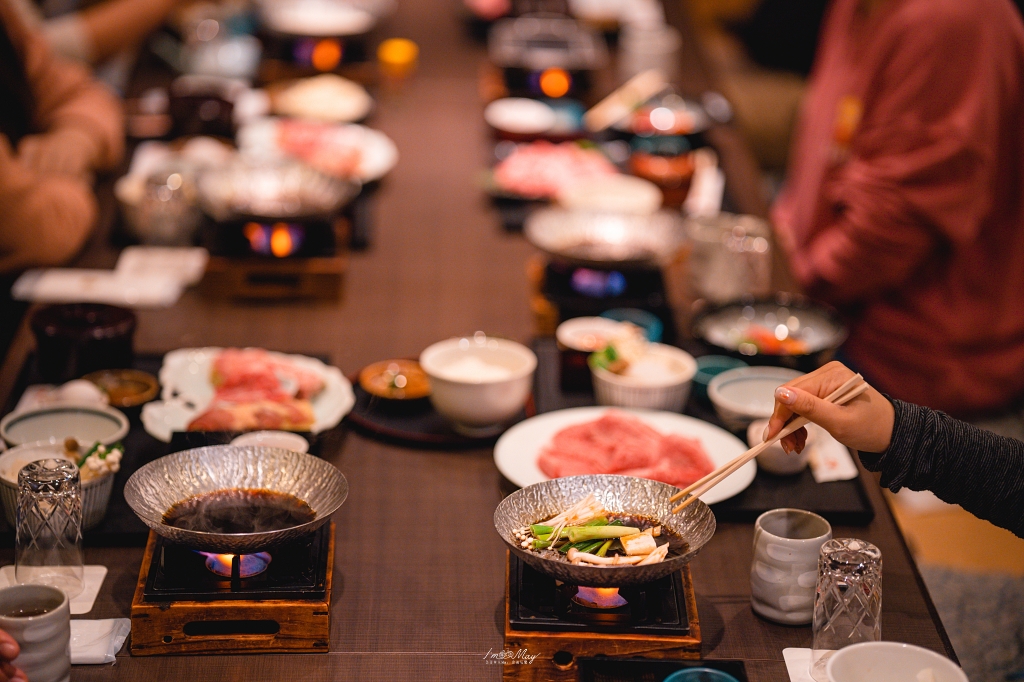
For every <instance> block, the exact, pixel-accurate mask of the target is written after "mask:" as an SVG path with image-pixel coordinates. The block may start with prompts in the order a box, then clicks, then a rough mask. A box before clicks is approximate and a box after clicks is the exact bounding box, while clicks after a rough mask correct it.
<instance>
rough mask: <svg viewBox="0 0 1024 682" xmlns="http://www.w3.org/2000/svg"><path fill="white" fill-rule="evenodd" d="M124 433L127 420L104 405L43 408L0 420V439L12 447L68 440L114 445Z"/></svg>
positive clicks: (68, 405) (16, 413)
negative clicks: (50, 440) (44, 441)
mask: <svg viewBox="0 0 1024 682" xmlns="http://www.w3.org/2000/svg"><path fill="white" fill-rule="evenodd" d="M127 433H128V417H126V416H124V414H123V413H122V412H120V411H118V410H115V409H114V408H112V407H109V406H107V405H85V404H83V405H79V404H70V403H60V404H54V405H45V406H43V407H38V408H36V409H32V410H23V411H20V412H12V413H10V414H9V415H7V416H6V417H4V418H3V419H2V420H0V437H2V438H3V439H4V440H5V441H7V443H8V444H9V445H12V446H13V445H23V444H25V443H34V442H36V441H41V440H49V439H51V438H54V439H57V440H60V441H62V440H63V439H65V438H69V437H70V438H74V439H75V440H77V441H78V442H79V443H88V444H90V445H91V444H93V443H97V442H99V443H103V444H104V445H113V444H114V443H116V442H117V441H119V440H121V439H122V438H124V437H125V435H126V434H127Z"/></svg>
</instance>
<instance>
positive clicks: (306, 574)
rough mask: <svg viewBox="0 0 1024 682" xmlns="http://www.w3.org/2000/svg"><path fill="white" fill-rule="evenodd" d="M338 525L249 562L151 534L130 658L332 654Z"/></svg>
mask: <svg viewBox="0 0 1024 682" xmlns="http://www.w3.org/2000/svg"><path fill="white" fill-rule="evenodd" d="M333 570H334V523H333V522H332V523H330V524H325V525H323V526H321V527H320V528H319V529H318V530H317V531H316V532H314V533H312V534H310V535H308V536H306V537H304V538H301V539H300V540H298V541H295V542H292V543H288V544H285V545H280V546H277V547H272V548H269V549H268V550H267V551H266V552H260V553H259V554H249V555H232V554H210V553H207V552H199V551H196V550H193V549H190V548H188V547H184V546H181V545H175V544H173V543H171V542H168V541H166V540H165V539H163V538H162V537H160V536H158V535H157V534H156V533H153V532H150V535H149V542H148V543H147V544H146V553H145V555H144V557H143V559H142V569H141V570H140V572H139V582H138V584H137V585H136V588H135V597H134V599H133V600H132V612H131V613H132V636H131V652H132V654H133V655H135V656H153V655H158V654H220V653H239V652H245V651H260V652H291V653H296V652H303V651H306V652H315V651H319V652H326V651H328V649H329V648H330V637H331V585H332V572H333Z"/></svg>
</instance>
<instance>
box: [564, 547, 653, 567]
mask: <svg viewBox="0 0 1024 682" xmlns="http://www.w3.org/2000/svg"><path fill="white" fill-rule="evenodd" d="M566 556H567V558H568V559H569V561H570V562H572V563H574V564H580V563H587V564H594V565H596V566H628V565H631V564H637V563H640V562H641V561H642V560H643V557H638V556H597V555H596V554H589V553H587V552H581V551H579V550H578V549H576V548H575V547H573V548H572V549H570V550H569V553H568V554H567V555H566Z"/></svg>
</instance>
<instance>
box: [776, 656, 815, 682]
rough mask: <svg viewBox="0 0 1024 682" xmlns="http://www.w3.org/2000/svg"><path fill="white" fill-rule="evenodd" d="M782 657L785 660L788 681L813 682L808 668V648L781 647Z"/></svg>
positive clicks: (809, 659) (809, 657) (809, 664)
mask: <svg viewBox="0 0 1024 682" xmlns="http://www.w3.org/2000/svg"><path fill="white" fill-rule="evenodd" d="M782 658H783V659H785V661H786V670H788V671H789V681H790V682H814V678H813V677H811V673H810V670H809V669H810V666H811V650H810V649H783V650H782Z"/></svg>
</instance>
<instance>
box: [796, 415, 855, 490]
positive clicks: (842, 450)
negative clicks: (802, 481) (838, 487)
mask: <svg viewBox="0 0 1024 682" xmlns="http://www.w3.org/2000/svg"><path fill="white" fill-rule="evenodd" d="M808 428H810V429H814V430H815V434H814V447H813V448H812V449H811V458H810V463H811V473H812V474H813V475H814V480H815V482H817V483H827V482H829V481H849V480H851V479H854V478H857V476H859V475H860V472H859V471H858V470H857V465H856V463H854V461H853V456H852V455H851V454H850V450H849V449H848V448H847V447H846V446H845V445H843V444H842V443H840V442H839V441H837V440H836V439H835V438H833V437H832V435H831V434H830V433H829V432H828V431H826V430H825V429H823V428H821V427H820V426H818V425H816V424H810V425H809V426H808Z"/></svg>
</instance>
